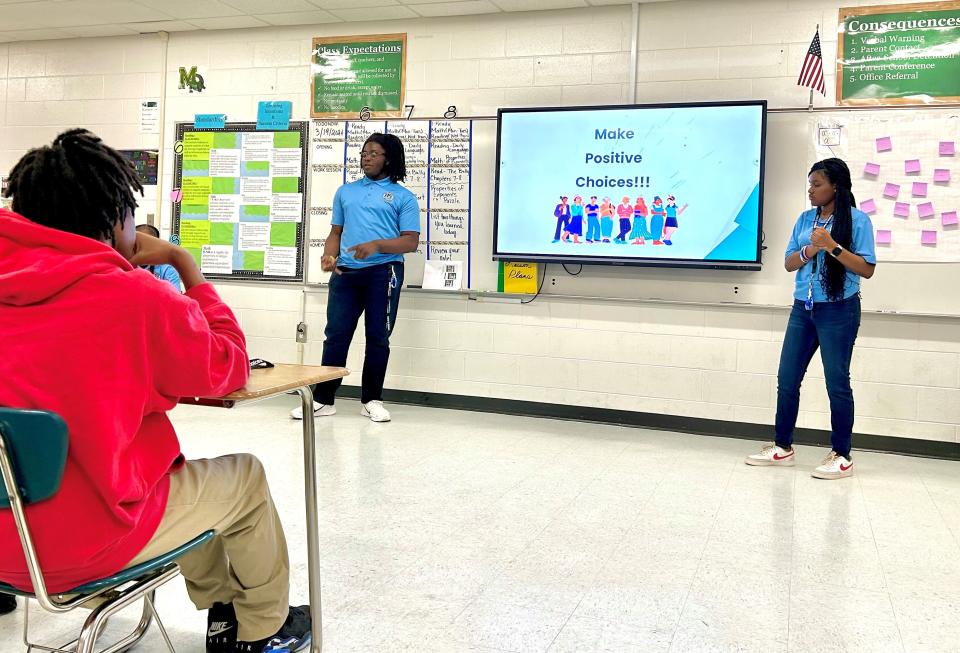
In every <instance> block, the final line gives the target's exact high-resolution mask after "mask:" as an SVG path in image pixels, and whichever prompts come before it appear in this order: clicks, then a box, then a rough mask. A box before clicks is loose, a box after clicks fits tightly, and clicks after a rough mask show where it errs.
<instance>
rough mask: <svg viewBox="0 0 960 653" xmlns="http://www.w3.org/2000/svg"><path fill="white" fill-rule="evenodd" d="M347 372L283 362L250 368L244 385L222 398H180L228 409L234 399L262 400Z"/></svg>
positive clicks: (344, 374) (183, 400) (340, 368)
mask: <svg viewBox="0 0 960 653" xmlns="http://www.w3.org/2000/svg"><path fill="white" fill-rule="evenodd" d="M348 374H350V372H349V371H347V368H345V367H322V366H319V365H287V364H285V363H277V364H276V366H275V367H272V368H268V369H265V370H250V380H249V381H247V385H246V386H244V387H243V388H240V389H239V390H237V391H235V392H231V393H230V394H228V395H224V396H223V397H183V398H182V399H181V400H180V403H182V404H200V405H204V406H225V407H227V408H230V407H231V406H233V405H234V404H235V403H236V402H238V401H247V400H250V399H263V398H264V397H270V396H273V395H278V394H280V393H283V392H287V391H288V390H294V389H296V388H301V387H303V386H305V385H312V384H314V383H323V382H324V381H332V380H333V379H339V378H342V377H344V376H347V375H348Z"/></svg>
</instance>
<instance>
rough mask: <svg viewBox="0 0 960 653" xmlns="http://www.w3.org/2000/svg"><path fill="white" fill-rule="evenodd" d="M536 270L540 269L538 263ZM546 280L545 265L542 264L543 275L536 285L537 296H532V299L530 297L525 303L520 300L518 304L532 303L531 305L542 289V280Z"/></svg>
mask: <svg viewBox="0 0 960 653" xmlns="http://www.w3.org/2000/svg"><path fill="white" fill-rule="evenodd" d="M537 269H538V270H539V269H540V264H539V263H538V264H537ZM546 278H547V264H546V263H544V264H543V274H541V275H540V283H539V284H537V294H536V295H534V296H533V297H531V298H530V299H529V300H527V301H523V300H522V299H521V300H520V303H521V304H532V303H533V300H535V299H536V298H537V297H539V296H540V291H541V290H542V289H543V280H544V279H546Z"/></svg>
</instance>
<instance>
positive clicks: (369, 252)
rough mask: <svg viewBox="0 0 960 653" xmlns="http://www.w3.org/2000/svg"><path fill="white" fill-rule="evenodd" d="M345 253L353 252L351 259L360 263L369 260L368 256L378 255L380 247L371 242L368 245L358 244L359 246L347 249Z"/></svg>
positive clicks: (375, 242)
mask: <svg viewBox="0 0 960 653" xmlns="http://www.w3.org/2000/svg"><path fill="white" fill-rule="evenodd" d="M347 251H348V252H353V257H354V258H355V259H357V260H358V261H362V260H363V259H365V258H369V257H370V256H373V255H374V254H377V253H379V252H380V246H379V245H377V241H375V240H371V241H370V242H369V243H360V244H359V245H354V246H353V247H348V248H347Z"/></svg>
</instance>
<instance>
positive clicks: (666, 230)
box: [663, 195, 689, 245]
mask: <svg viewBox="0 0 960 653" xmlns="http://www.w3.org/2000/svg"><path fill="white" fill-rule="evenodd" d="M687 206H689V205H688V204H684V205H683V206H681V207H680V208H677V200H676V198H675V197H674V196H673V195H667V206H666V213H667V221H666V223H665V224H664V225H663V244H664V245H673V242H672V241H671V240H670V239H671V237H672V236H673V232H674V231H676V230H677V227H678V226H679V225H678V224H677V216H678V215H680V214H681V213H683V212H684V211H686V210H687Z"/></svg>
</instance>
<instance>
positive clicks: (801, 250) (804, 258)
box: [800, 245, 810, 263]
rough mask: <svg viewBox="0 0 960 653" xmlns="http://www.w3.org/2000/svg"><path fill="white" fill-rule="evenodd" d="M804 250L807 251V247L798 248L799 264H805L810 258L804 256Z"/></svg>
mask: <svg viewBox="0 0 960 653" xmlns="http://www.w3.org/2000/svg"><path fill="white" fill-rule="evenodd" d="M806 249H807V246H806V245H804V246H803V247H801V248H800V262H801V263H806V262H807V261H809V260H810V258H809V257H807V256H806V255H805V254H804V250H806Z"/></svg>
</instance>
